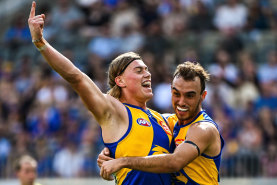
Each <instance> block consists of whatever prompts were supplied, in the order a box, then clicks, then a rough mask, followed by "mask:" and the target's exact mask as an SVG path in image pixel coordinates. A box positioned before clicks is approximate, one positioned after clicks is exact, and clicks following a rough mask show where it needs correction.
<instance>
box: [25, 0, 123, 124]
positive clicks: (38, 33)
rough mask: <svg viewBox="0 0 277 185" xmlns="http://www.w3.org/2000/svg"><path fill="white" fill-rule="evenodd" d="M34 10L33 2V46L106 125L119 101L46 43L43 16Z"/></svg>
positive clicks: (31, 24) (31, 14)
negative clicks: (36, 13) (106, 93)
mask: <svg viewBox="0 0 277 185" xmlns="http://www.w3.org/2000/svg"><path fill="white" fill-rule="evenodd" d="M35 9H36V3H35V2H34V1H33V3H32V8H31V11H30V15H29V19H28V24H29V28H30V32H31V35H32V41H33V43H34V45H35V46H36V47H37V48H38V50H39V51H40V52H41V54H42V55H43V57H44V58H45V60H46V61H47V63H48V64H49V65H50V66H51V67H52V68H53V69H54V70H55V71H56V72H58V73H59V74H60V75H61V76H62V77H63V78H64V79H65V80H66V81H67V82H69V83H70V85H71V86H72V87H73V88H74V90H75V91H76V92H77V93H78V94H79V95H80V97H81V98H82V100H83V102H84V104H85V105H86V106H87V108H88V109H89V110H90V111H91V112H92V113H93V114H94V116H95V117H96V119H97V121H98V122H99V124H100V125H101V124H104V123H106V122H107V119H108V118H110V116H111V115H113V113H114V112H113V111H116V110H118V109H119V110H120V104H119V101H117V100H116V99H115V98H113V97H111V96H109V95H105V94H103V93H102V92H101V91H100V89H99V88H98V87H97V86H96V85H95V83H93V81H92V80H91V79H90V78H89V77H88V76H87V75H86V74H84V73H83V72H81V71H80V70H79V69H78V68H77V67H75V66H74V65H73V63H72V62H71V61H70V60H68V59H67V58H66V57H65V56H63V55H62V54H61V53H59V52H58V51H57V50H55V49H54V48H53V47H52V46H50V44H49V43H47V41H46V40H45V39H44V38H43V27H44V19H45V15H44V14H41V15H35ZM99 105H101V106H99ZM121 107H122V106H121ZM117 112H119V111H117ZM122 112H124V111H122Z"/></svg>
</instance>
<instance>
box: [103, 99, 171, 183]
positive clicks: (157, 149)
mask: <svg viewBox="0 0 277 185" xmlns="http://www.w3.org/2000/svg"><path fill="white" fill-rule="evenodd" d="M124 105H125V107H126V109H127V112H128V116H129V127H128V130H127V132H126V133H125V134H124V136H123V137H122V138H121V139H120V140H119V141H117V142H114V143H105V146H106V147H108V148H109V150H110V152H111V157H114V158H119V157H127V156H129V157H131V156H149V155H156V154H163V153H169V152H170V144H171V140H172V133H171V131H170V129H169V128H168V126H167V123H166V120H165V119H164V117H163V116H162V115H161V114H159V113H157V112H155V111H153V110H151V109H147V110H144V109H142V108H140V107H137V106H134V105H130V104H124ZM115 180H116V184H119V185H154V184H155V185H170V184H171V181H172V179H171V175H170V174H157V173H149V172H142V171H137V170H132V169H128V168H123V169H121V170H120V171H118V172H117V173H116V174H115Z"/></svg>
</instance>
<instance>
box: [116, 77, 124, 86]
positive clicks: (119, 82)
mask: <svg viewBox="0 0 277 185" xmlns="http://www.w3.org/2000/svg"><path fill="white" fill-rule="evenodd" d="M115 83H116V85H117V86H118V87H121V88H123V87H126V84H125V81H124V78H123V77H122V76H117V77H116V78H115Z"/></svg>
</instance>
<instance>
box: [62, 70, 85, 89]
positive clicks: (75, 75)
mask: <svg viewBox="0 0 277 185" xmlns="http://www.w3.org/2000/svg"><path fill="white" fill-rule="evenodd" d="M83 79H84V75H83V73H82V72H80V71H78V70H77V71H72V72H71V73H70V74H68V75H67V76H66V77H65V80H66V81H68V83H70V84H71V85H77V84H80V83H81V82H82V80H83Z"/></svg>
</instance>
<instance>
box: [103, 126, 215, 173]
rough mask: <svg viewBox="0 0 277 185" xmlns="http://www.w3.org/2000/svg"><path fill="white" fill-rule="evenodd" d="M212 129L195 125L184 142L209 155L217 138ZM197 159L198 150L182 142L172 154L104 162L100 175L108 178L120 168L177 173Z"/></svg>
mask: <svg viewBox="0 0 277 185" xmlns="http://www.w3.org/2000/svg"><path fill="white" fill-rule="evenodd" d="M212 127H213V126H212ZM212 127H210V126H205V125H204V126H203V125H200V126H199V125H196V126H195V127H191V128H190V130H189V132H188V134H187V138H186V140H187V141H192V142H193V143H195V144H196V145H197V146H198V147H199V150H200V154H201V153H203V152H205V153H206V152H208V153H209V150H210V146H211V143H214V142H215V139H216V137H217V136H218V133H217V131H215V130H216V129H215V128H212ZM217 148H218V147H217ZM216 152H218V151H216ZM209 154H210V153H209ZM197 157H198V150H197V149H196V147H195V145H192V144H190V143H185V142H183V143H182V144H180V145H179V146H178V147H177V148H176V149H175V151H174V153H173V154H160V155H153V156H147V157H124V158H118V159H115V160H110V161H106V162H104V163H103V164H102V167H101V171H100V174H101V176H102V177H103V178H108V177H109V176H110V174H112V173H114V172H116V171H118V170H120V169H121V168H131V169H134V170H140V171H145V172H152V173H171V172H177V171H179V170H180V169H182V168H184V167H185V166H186V165H188V164H189V163H190V162H191V161H193V160H194V159H195V158H197Z"/></svg>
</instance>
